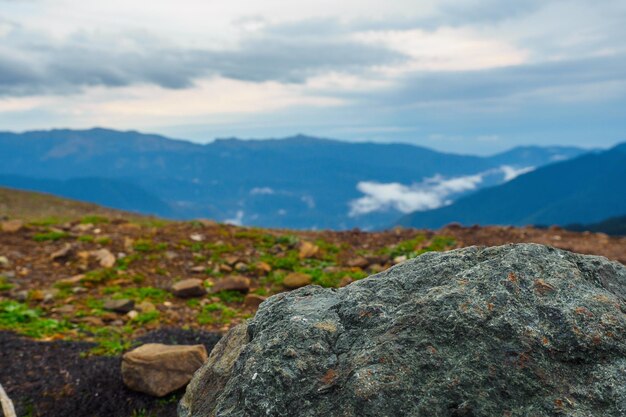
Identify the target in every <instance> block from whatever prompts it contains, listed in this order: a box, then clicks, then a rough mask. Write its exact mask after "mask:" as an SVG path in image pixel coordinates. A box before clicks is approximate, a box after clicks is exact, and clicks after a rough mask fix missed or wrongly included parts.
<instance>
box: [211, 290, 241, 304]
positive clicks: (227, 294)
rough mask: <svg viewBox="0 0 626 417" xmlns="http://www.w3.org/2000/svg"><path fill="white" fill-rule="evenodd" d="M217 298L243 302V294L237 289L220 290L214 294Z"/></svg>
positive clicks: (230, 301) (225, 300)
mask: <svg viewBox="0 0 626 417" xmlns="http://www.w3.org/2000/svg"><path fill="white" fill-rule="evenodd" d="M215 296H216V297H217V298H219V299H220V300H222V301H223V302H225V303H243V299H244V295H243V294H242V293H241V292H239V291H230V290H227V291H220V292H218V293H216V294H215Z"/></svg>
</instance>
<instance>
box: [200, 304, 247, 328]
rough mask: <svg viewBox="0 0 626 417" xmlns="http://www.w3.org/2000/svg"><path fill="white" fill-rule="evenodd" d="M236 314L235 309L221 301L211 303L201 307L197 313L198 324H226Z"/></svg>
mask: <svg viewBox="0 0 626 417" xmlns="http://www.w3.org/2000/svg"><path fill="white" fill-rule="evenodd" d="M236 315H237V311H236V310H234V309H232V308H230V307H227V306H225V305H224V304H222V303H211V304H207V305H205V306H204V307H202V310H201V311H200V313H198V323H200V324H226V323H229V322H230V320H231V319H232V318H233V317H235V316H236Z"/></svg>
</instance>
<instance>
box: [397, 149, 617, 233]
mask: <svg viewBox="0 0 626 417" xmlns="http://www.w3.org/2000/svg"><path fill="white" fill-rule="evenodd" d="M623 213H626V144H623V145H619V146H616V147H614V148H612V149H610V150H608V151H605V152H598V153H591V154H587V155H583V156H580V157H578V158H575V159H572V160H568V161H564V162H560V163H556V164H553V165H548V166H545V167H542V168H539V169H537V170H535V171H533V172H530V173H527V174H524V175H521V176H519V177H517V178H515V179H514V180H512V181H510V182H508V183H505V184H503V185H499V186H496V187H492V188H487V189H483V190H481V191H478V192H476V193H474V194H472V195H470V196H467V197H464V198H461V199H459V200H458V201H456V202H455V203H453V204H451V205H449V206H446V207H442V208H439V209H436V210H430V211H424V212H415V213H412V214H410V215H408V216H405V217H404V218H402V219H401V220H400V222H399V223H400V224H402V225H405V226H413V227H429V228H439V227H441V226H443V225H445V224H447V223H450V222H460V223H462V224H466V225H469V224H481V225H491V224H511V225H530V224H545V225H552V224H556V225H566V224H571V223H593V222H597V221H602V220H604V219H606V218H609V217H611V216H617V215H622V214H623Z"/></svg>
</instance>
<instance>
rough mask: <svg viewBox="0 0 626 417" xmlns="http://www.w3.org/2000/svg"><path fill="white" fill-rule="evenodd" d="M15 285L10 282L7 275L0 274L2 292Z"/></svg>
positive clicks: (0, 289)
mask: <svg viewBox="0 0 626 417" xmlns="http://www.w3.org/2000/svg"><path fill="white" fill-rule="evenodd" d="M13 287H14V285H13V284H11V283H10V282H8V280H7V277H4V276H2V275H0V292H2V291H9V290H11V289H13Z"/></svg>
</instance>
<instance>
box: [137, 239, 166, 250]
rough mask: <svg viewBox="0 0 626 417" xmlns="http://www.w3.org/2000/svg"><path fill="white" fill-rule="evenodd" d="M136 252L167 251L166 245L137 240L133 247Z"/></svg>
mask: <svg viewBox="0 0 626 417" xmlns="http://www.w3.org/2000/svg"><path fill="white" fill-rule="evenodd" d="M133 249H135V250H136V251H137V252H161V251H164V250H167V243H164V242H162V243H155V242H153V241H151V240H148V239H139V240H137V241H136V242H135V245H134V246H133Z"/></svg>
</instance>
